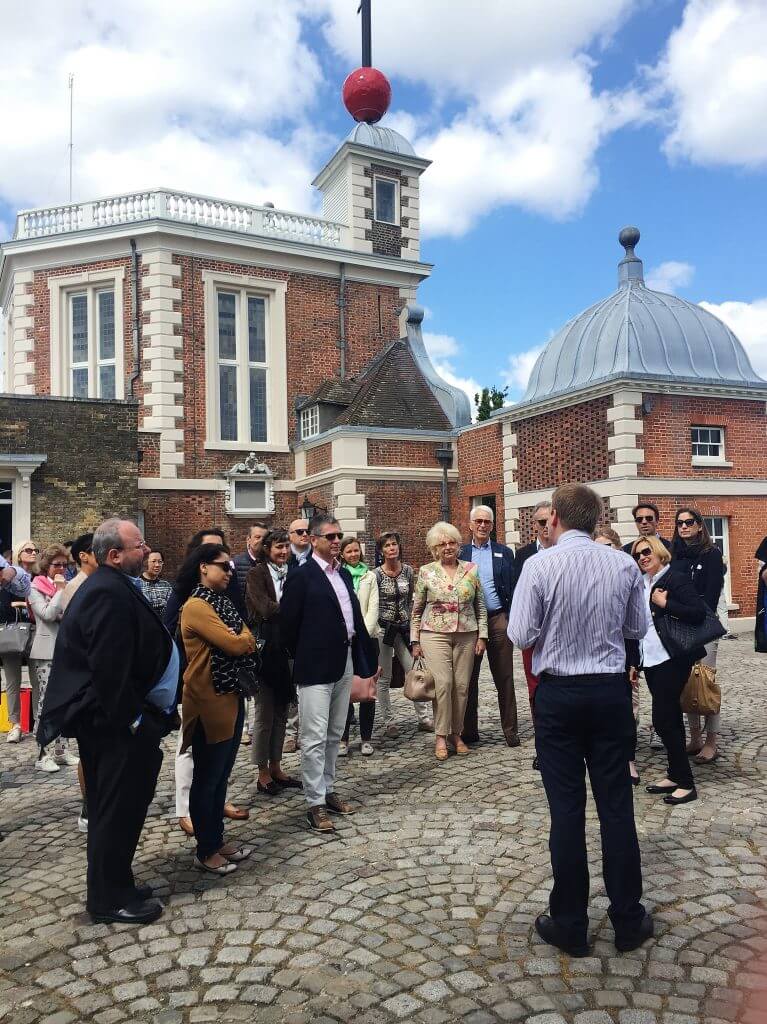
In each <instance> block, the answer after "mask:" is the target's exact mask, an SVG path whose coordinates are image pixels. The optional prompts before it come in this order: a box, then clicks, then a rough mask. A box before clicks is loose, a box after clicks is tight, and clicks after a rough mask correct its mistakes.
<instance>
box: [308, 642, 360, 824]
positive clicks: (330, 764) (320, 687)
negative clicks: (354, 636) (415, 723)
mask: <svg viewBox="0 0 767 1024" xmlns="http://www.w3.org/2000/svg"><path fill="white" fill-rule="evenodd" d="M353 675H354V669H353V667H352V652H351V648H349V651H348V654H347V656H346V667H345V669H344V674H343V675H342V676H341V678H340V679H337V680H336V681H335V682H334V683H315V684H314V685H311V686H302V687H301V698H300V704H301V718H300V739H301V779H302V782H303V784H304V796H305V797H306V802H307V804H308V805H309V806H310V807H317V806H319V805H320V804H324V803H325V797H326V796H327V794H328V793H332V792H333V786H334V784H335V780H336V759H337V758H338V744H339V741H340V739H341V736H342V735H343V731H344V727H345V725H346V715H347V714H348V711H349V695H350V694H351V691H352V678H353Z"/></svg>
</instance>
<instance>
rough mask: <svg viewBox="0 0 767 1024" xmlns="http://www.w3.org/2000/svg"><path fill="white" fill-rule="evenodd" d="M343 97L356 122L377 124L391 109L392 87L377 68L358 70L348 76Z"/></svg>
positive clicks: (343, 89) (342, 92)
mask: <svg viewBox="0 0 767 1024" xmlns="http://www.w3.org/2000/svg"><path fill="white" fill-rule="evenodd" d="M341 95H342V97H343V101H344V106H345V107H346V109H347V110H348V111H349V113H350V114H351V115H352V117H353V118H354V120H355V121H364V122H366V123H367V124H375V123H376V121H380V120H381V118H382V117H383V116H384V114H385V113H386V111H387V110H388V109H389V104H390V103H391V85H390V84H389V79H388V78H387V77H386V75H385V74H384V73H383V72H382V71H378V69H377V68H357V70H356V71H352V73H351V74H350V75H348V76H347V79H346V81H345V82H344V84H343V88H342V90H341Z"/></svg>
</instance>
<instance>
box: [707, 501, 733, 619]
mask: <svg viewBox="0 0 767 1024" xmlns="http://www.w3.org/2000/svg"><path fill="white" fill-rule="evenodd" d="M712 519H721V520H722V534H721V538H722V557H723V558H724V560H725V562H726V563H727V572H726V573H725V577H724V596H725V598H726V600H727V604H728V606H729V607H732V563H731V562H730V518H729V516H703V521H704V522H705V523H706V528H707V530H708V532H709V534H710V535H711V540H712V541H713V540H714V539H715V537H718V536H719V535H718V534H714V533H713V531H712V530H711V526H710V523H711V520H712Z"/></svg>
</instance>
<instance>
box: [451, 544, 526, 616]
mask: <svg viewBox="0 0 767 1024" xmlns="http://www.w3.org/2000/svg"><path fill="white" fill-rule="evenodd" d="M490 550H491V551H492V557H493V581H494V583H495V592H496V594H497V595H498V600H499V601H500V602H501V608H502V609H503V611H505V612H506V614H507V615H508V614H509V609H510V608H511V599H512V597H513V596H514V586H515V584H516V582H517V574H516V565H515V559H514V552H513V551H512V550H511V548H507V547H506V545H505V544H499V543H498V542H497V541H494V540H493V541H490ZM458 557H459V558H460V559H461V560H462V561H464V562H470V561H471V544H464V545H463V547H462V548H461V550H460V551H459V552H458Z"/></svg>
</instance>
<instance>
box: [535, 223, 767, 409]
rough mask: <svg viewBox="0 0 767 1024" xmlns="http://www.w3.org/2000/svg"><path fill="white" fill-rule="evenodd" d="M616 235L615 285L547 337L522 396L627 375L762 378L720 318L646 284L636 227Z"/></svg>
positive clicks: (680, 379) (758, 381) (739, 381)
mask: <svg viewBox="0 0 767 1024" xmlns="http://www.w3.org/2000/svg"><path fill="white" fill-rule="evenodd" d="M619 241H620V244H621V245H622V246H623V247H624V249H625V250H626V255H625V257H624V258H623V259H622V260H621V261H620V263H619V264H618V290H617V291H616V292H614V293H613V294H612V295H610V296H609V297H608V298H606V299H603V300H602V302H598V303H597V304H596V305H595V306H592V307H591V308H590V309H587V310H585V312H583V313H580V314H579V315H578V316H576V317H574V318H573V319H572V320H570V322H569V323H567V324H565V326H564V327H563V328H562V329H561V330H560V331H559V332H558V333H557V334H555V335H554V337H553V338H552V339H551V341H550V342H549V343H548V345H547V346H546V348H545V349H544V350H543V352H542V353H541V354H540V356H539V357H538V360H537V362H536V364H535V366H534V367H533V372H532V373H531V375H530V380H529V382H528V385H527V391H526V392H525V396H524V398H523V399H522V401H523V402H535V401H540V400H542V399H546V398H551V397H553V396H555V395H561V394H566V393H567V392H571V391H580V390H581V389H583V388H587V387H590V386H591V385H593V384H597V383H600V382H603V381H608V380H611V379H617V378H626V377H629V378H636V379H638V380H642V379H648V380H658V379H659V378H660V379H664V378H665V379H667V380H673V381H675V382H676V383H708V384H719V385H722V384H725V385H730V386H732V385H735V386H741V387H742V386H748V385H761V386H762V387H764V386H765V384H767V382H765V381H764V380H762V378H761V377H759V376H757V374H756V373H755V371H754V369H753V367H752V366H751V363H750V361H749V358H748V356H747V355H746V352H745V350H744V348H743V346H742V345H741V343H740V342H739V341H738V339H737V337H736V336H735V335H734V334H733V333H732V331H731V330H730V329H729V327H726V326H725V324H723V323H722V321H721V320H718V319H717V318H716V317H715V316H713V315H712V314H711V313H708V312H707V311H706V310H705V309H703V308H702V307H701V306H697V305H695V303H693V302H686V301H685V300H684V299H680V298H679V297H678V296H677V295H666V294H665V293H664V292H656V291H653V290H652V289H651V288H648V287H647V286H646V284H645V282H644V275H643V271H642V261H641V260H640V259H639V258H638V257H637V256H636V255H635V254H634V247H635V246H636V244H637V242H638V241H639V231H638V230H637V229H636V228H632V227H629V228H624V229H623V231H621V233H620V235H619Z"/></svg>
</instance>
